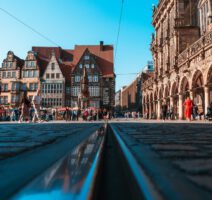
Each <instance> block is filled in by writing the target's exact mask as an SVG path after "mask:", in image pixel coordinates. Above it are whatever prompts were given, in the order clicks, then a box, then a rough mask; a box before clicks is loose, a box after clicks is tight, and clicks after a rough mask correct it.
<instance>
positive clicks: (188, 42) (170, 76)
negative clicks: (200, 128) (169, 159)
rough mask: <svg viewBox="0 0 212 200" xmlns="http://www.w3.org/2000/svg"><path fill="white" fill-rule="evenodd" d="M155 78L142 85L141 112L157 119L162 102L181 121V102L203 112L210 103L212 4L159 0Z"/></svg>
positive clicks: (203, 0)
mask: <svg viewBox="0 0 212 200" xmlns="http://www.w3.org/2000/svg"><path fill="white" fill-rule="evenodd" d="M152 22H153V26H154V28H155V35H153V37H152V45H151V49H152V55H153V60H154V66H155V72H154V77H151V78H149V79H148V80H147V81H146V82H145V83H144V84H143V86H142V87H143V88H142V90H143V98H142V102H143V109H144V110H148V111H149V114H150V115H149V116H150V117H151V116H152V115H153V114H154V115H155V114H156V115H157V117H158V118H160V115H161V104H162V101H166V102H167V104H168V105H169V107H173V109H174V115H175V117H176V118H179V119H183V118H184V112H183V109H184V107H183V102H184V100H185V98H186V97H187V96H190V98H191V99H193V101H194V103H195V104H196V105H197V106H198V108H199V110H200V111H201V110H202V111H203V112H206V110H207V107H208V105H209V102H212V0H193V1H188V0H160V1H159V4H158V6H157V7H154V13H153V21H152Z"/></svg>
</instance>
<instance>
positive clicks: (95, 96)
mask: <svg viewBox="0 0 212 200" xmlns="http://www.w3.org/2000/svg"><path fill="white" fill-rule="evenodd" d="M74 56H75V57H74V60H73V66H74V68H73V71H72V79H71V88H72V90H71V103H72V104H71V106H72V107H75V106H77V102H78V95H79V94H80V93H81V87H80V81H81V79H82V76H83V68H84V67H85V69H86V71H87V76H88V88H89V104H90V107H96V108H108V109H111V108H113V107H114V104H115V74H114V69H113V68H114V66H113V47H112V46H111V45H104V43H103V42H100V45H96V46H95V45H87V46H75V50H74Z"/></svg>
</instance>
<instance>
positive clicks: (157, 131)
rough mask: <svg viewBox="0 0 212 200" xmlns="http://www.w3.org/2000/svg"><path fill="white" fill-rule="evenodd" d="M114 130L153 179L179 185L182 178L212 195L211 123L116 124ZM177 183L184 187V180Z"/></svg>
mask: <svg viewBox="0 0 212 200" xmlns="http://www.w3.org/2000/svg"><path fill="white" fill-rule="evenodd" d="M112 127H113V128H115V129H116V130H117V132H118V133H119V135H120V136H121V137H122V139H123V140H124V141H125V143H126V144H127V146H128V147H129V149H131V151H132V153H133V154H134V155H135V156H136V158H137V160H138V162H139V163H140V164H141V165H142V167H144V169H145V170H146V171H147V173H149V175H150V176H152V177H151V178H152V179H155V180H156V179H159V177H160V175H161V176H163V177H164V176H167V179H169V180H171V181H173V182H175V180H176V179H177V178H176V177H177V176H178V175H179V176H181V177H182V179H183V181H184V182H186V181H188V182H189V183H191V185H194V186H195V187H197V188H201V190H204V191H206V192H207V193H208V192H209V193H210V194H211V195H212V125H211V124H204V123H202V124H186V123H183V124H180V123H179V124H176V123H175V124H170V123H169V124H165V123H158V124H147V123H113V124H112ZM140 147H141V148H140ZM151 159H152V160H151ZM153 160H154V162H153ZM153 165H156V166H153ZM167 166H168V167H167ZM164 169H165V170H164ZM154 173H155V174H154ZM169 173H170V174H169ZM170 177H174V178H170ZM155 180H154V181H155ZM156 182H157V180H156ZM176 182H177V180H176ZM160 183H161V182H160ZM169 183H170V182H169ZM158 184H159V182H158ZM174 184H175V186H177V187H183V184H182V185H181V186H180V184H181V181H180V182H179V183H174ZM177 184H178V185H177ZM159 187H160V186H159ZM185 192H186V190H185ZM211 197H212V196H211ZM194 199H195V198H194Z"/></svg>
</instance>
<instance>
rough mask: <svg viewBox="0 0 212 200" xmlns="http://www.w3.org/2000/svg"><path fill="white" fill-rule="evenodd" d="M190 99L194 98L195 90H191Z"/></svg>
mask: <svg viewBox="0 0 212 200" xmlns="http://www.w3.org/2000/svg"><path fill="white" fill-rule="evenodd" d="M190 99H191V100H192V101H193V100H194V92H193V91H192V90H191V91H190Z"/></svg>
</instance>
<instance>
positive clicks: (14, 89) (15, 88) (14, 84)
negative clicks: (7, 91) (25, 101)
mask: <svg viewBox="0 0 212 200" xmlns="http://www.w3.org/2000/svg"><path fill="white" fill-rule="evenodd" d="M19 89H20V83H13V84H12V90H13V91H18V90H19Z"/></svg>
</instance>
